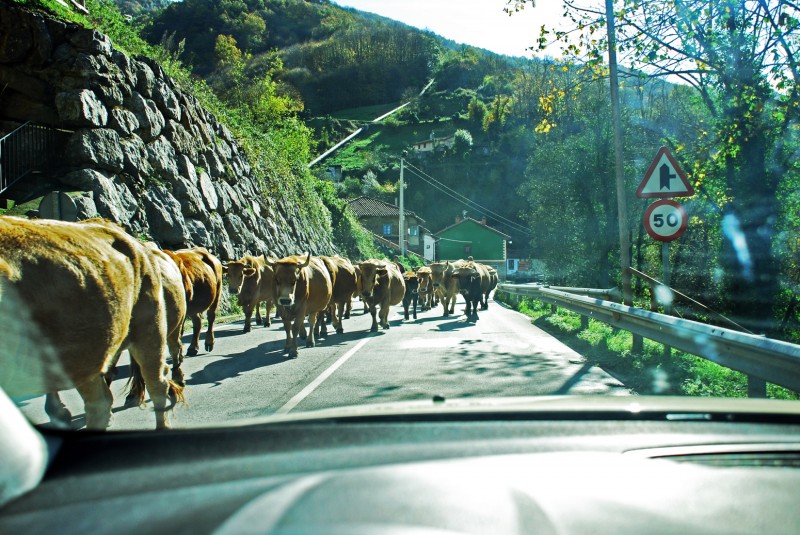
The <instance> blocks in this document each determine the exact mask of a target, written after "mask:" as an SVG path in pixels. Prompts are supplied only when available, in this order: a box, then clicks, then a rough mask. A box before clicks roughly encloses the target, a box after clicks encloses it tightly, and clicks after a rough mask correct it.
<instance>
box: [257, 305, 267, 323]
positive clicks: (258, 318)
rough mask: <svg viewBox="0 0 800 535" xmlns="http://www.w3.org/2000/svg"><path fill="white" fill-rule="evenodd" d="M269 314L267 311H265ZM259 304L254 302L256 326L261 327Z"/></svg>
mask: <svg viewBox="0 0 800 535" xmlns="http://www.w3.org/2000/svg"><path fill="white" fill-rule="evenodd" d="M267 314H269V311H267ZM261 321H262V320H261V302H260V301H256V325H261Z"/></svg>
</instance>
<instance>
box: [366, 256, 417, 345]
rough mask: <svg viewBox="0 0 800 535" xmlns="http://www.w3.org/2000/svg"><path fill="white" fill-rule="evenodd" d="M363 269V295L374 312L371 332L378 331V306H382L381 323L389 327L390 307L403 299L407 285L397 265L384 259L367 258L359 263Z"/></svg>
mask: <svg viewBox="0 0 800 535" xmlns="http://www.w3.org/2000/svg"><path fill="white" fill-rule="evenodd" d="M359 267H360V269H361V296H362V297H363V298H364V300H365V302H366V303H367V304H368V305H369V312H370V314H372V327H370V331H371V332H377V330H378V321H377V320H376V307H377V305H380V306H381V310H380V325H381V327H383V328H384V329H388V328H389V309H390V307H391V306H392V305H396V304H398V303H400V302H401V301H402V300H403V295H405V291H406V285H405V282H404V281H403V276H402V275H401V274H400V271H398V269H397V266H395V265H394V264H393V263H391V262H385V261H383V260H367V261H365V262H361V263H360V264H359Z"/></svg>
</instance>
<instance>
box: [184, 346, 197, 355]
mask: <svg viewBox="0 0 800 535" xmlns="http://www.w3.org/2000/svg"><path fill="white" fill-rule="evenodd" d="M199 352H200V351H199V350H198V349H197V348H196V347H190V348H189V349H187V350H186V356H187V357H196V356H197V354H198V353H199Z"/></svg>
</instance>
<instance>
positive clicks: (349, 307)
mask: <svg viewBox="0 0 800 535" xmlns="http://www.w3.org/2000/svg"><path fill="white" fill-rule="evenodd" d="M352 311H353V296H350V298H349V299H348V300H347V302H346V303H345V304H344V319H346V320H349V319H350V313H351V312H352ZM339 317H341V312H340V313H339ZM337 332H338V331H337Z"/></svg>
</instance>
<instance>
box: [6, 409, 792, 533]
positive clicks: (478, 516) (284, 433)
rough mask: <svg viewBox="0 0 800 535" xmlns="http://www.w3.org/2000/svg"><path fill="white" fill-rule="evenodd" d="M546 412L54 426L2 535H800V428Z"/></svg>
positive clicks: (785, 422)
mask: <svg viewBox="0 0 800 535" xmlns="http://www.w3.org/2000/svg"><path fill="white" fill-rule="evenodd" d="M728 420H729V418H720V419H712V420H711V421H707V420H704V419H692V418H689V419H679V420H678V421H674V420H669V419H667V418H665V417H664V415H647V414H642V415H637V416H636V418H630V417H626V418H618V417H616V416H615V415H611V414H609V415H603V414H594V415H592V416H591V417H590V418H574V417H573V418H566V419H564V418H563V416H562V417H559V416H558V415H556V414H549V415H548V414H538V415H536V416H535V417H533V418H530V417H525V416H524V415H517V416H514V417H509V416H508V415H505V416H501V417H500V418H499V419H498V415H493V416H492V415H484V416H482V417H476V416H475V415H464V416H463V417H460V418H459V417H454V415H448V416H447V417H446V418H445V417H432V416H431V415H423V416H408V415H404V416H387V417H367V418H343V419H336V418H331V419H321V420H308V421H299V422H284V423H272V424H268V425H266V424H265V425H249V426H239V427H230V428H217V429H195V430H174V431H171V432H166V433H154V432H120V433H88V432H79V433H60V432H52V431H45V437H46V440H47V441H48V443H49V445H50V448H51V451H53V452H54V453H53V460H52V462H51V464H50V467H49V469H48V470H47V473H46V475H45V477H44V479H43V481H42V482H41V483H40V484H39V485H38V487H37V488H35V489H34V490H33V491H31V492H29V493H27V494H25V495H23V496H22V497H20V498H18V499H16V500H15V501H13V502H11V503H10V504H8V505H6V506H5V507H4V508H2V509H0V533H56V532H57V533H76V534H77V533H82V534H83V533H89V532H91V533H114V534H115V535H120V534H125V533H131V534H133V533H136V534H140V533H170V534H176V533H215V534H220V535H234V534H237V535H238V534H251V533H263V534H267V533H270V534H289V533H292V534H311V533H326V534H339V533H356V534H360V533H371V534H394V533H411V534H446V533H451V534H456V533H461V534H465V533H470V534H472V533H492V534H514V533H535V534H555V533H615V534H617V533H725V534H732V533H760V532H769V533H796V532H797V531H798V530H800V508H798V507H797V489H798V488H800V472H798V470H797V466H798V464H799V463H800V422H797V421H794V419H793V418H777V419H775V421H767V422H758V421H754V420H756V418H754V417H749V418H746V419H744V420H743V421H742V420H741V419H740V420H737V421H728Z"/></svg>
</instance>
